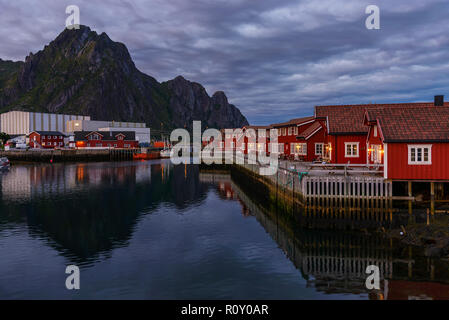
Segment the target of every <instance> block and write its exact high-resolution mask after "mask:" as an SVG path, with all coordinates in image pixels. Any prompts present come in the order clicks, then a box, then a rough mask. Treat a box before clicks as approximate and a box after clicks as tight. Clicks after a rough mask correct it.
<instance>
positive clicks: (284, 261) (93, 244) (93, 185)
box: [0, 161, 449, 299]
mask: <svg viewBox="0 0 449 320" xmlns="http://www.w3.org/2000/svg"><path fill="white" fill-rule="evenodd" d="M237 180H238V179H237ZM237 180H232V179H231V178H230V176H229V175H225V174H211V173H204V172H201V173H200V172H199V169H198V167H197V166H184V165H180V166H173V165H171V163H170V162H169V161H151V162H123V163H89V164H66V165H64V164H53V165H50V164H42V165H20V166H14V167H12V168H11V170H10V172H6V173H4V174H2V175H0V186H1V188H0V255H1V256H2V261H4V263H2V264H0V298H15V297H16V298H24V297H25V298H40V297H42V298H45V297H47V298H60V297H63V298H246V299H248V298H252V299H261V298H271V299H273V298H279V299H280V298H285V299H291V298H294V299H303V298H307V299H313V298H318V299H320V298H329V297H331V298H343V297H345V296H349V297H350V298H360V297H361V298H372V299H399V298H400V299H408V298H411V299H427V298H449V297H448V295H447V292H449V290H448V289H449V286H448V285H447V284H446V282H447V280H448V279H449V268H448V267H449V265H448V263H447V261H443V260H435V259H429V258H426V257H424V256H423V255H422V253H421V251H420V250H419V249H417V248H411V247H404V246H401V245H399V244H397V243H393V242H391V241H389V240H385V239H383V238H382V237H380V236H379V237H377V236H373V235H368V234H367V233H364V232H360V231H357V230H360V229H363V228H367V229H369V228H371V227H374V226H377V227H378V226H380V225H381V226H383V227H385V228H388V227H389V226H390V225H395V224H397V223H398V222H397V221H395V219H393V218H392V216H391V211H388V210H386V211H384V213H385V214H384V215H382V216H381V217H379V216H378V215H376V214H375V213H374V212H370V211H369V208H366V210H362V211H361V210H360V209H358V211H357V210H356V209H351V208H348V207H338V206H332V207H326V206H318V205H317V206H313V207H307V208H299V210H298V208H296V209H297V210H296V211H295V212H294V213H293V212H281V211H280V210H278V208H276V207H274V208H273V207H272V206H270V207H267V205H266V204H267V202H264V200H262V202H260V201H259V200H258V199H260V197H259V195H260V190H257V189H255V188H253V186H249V187H248V185H245V183H241V181H237ZM262 199H264V198H263V197H262ZM367 210H368V211H367ZM376 210H377V209H376ZM399 223H400V222H399ZM279 248H280V249H281V250H280V249H279ZM61 257H62V260H61ZM72 263H74V264H77V265H80V266H81V267H82V270H84V271H83V279H85V280H84V281H85V282H84V287H83V288H85V289H84V291H82V292H80V293H79V296H74V295H73V293H68V292H67V291H66V290H62V289H61V283H64V280H65V278H64V273H63V271H61V270H63V269H64V266H65V265H67V264H72ZM371 264H374V265H377V266H379V267H380V270H381V279H382V281H381V285H382V288H381V290H378V291H373V292H368V291H367V290H366V288H365V279H366V275H365V269H366V266H367V265H371ZM28 265H30V268H27V267H28ZM35 265H39V266H40V267H41V269H39V270H40V273H39V277H36V275H35V274H32V273H30V272H31V271H30V270H29V269H33V270H35V269H34V268H31V266H35ZM58 270H59V271H58ZM56 275H57V276H56ZM44 285H45V286H46V287H45V289H46V290H45V292H46V293H45V294H46V295H42V293H41V291H42V289H43V288H42V286H44Z"/></svg>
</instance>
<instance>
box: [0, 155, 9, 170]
mask: <svg viewBox="0 0 449 320" xmlns="http://www.w3.org/2000/svg"><path fill="white" fill-rule="evenodd" d="M10 166H11V164H10V162H9V160H8V158H6V157H2V158H0V170H8V169H9V167H10Z"/></svg>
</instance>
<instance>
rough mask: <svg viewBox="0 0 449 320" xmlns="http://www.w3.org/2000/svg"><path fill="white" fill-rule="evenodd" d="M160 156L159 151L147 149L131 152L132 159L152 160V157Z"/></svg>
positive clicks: (157, 157)
mask: <svg viewBox="0 0 449 320" xmlns="http://www.w3.org/2000/svg"><path fill="white" fill-rule="evenodd" d="M160 157H161V156H160V153H159V151H147V152H142V153H134V154H133V159H134V160H152V159H159V158H160Z"/></svg>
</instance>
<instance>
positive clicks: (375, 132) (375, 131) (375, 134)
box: [374, 126, 377, 137]
mask: <svg viewBox="0 0 449 320" xmlns="http://www.w3.org/2000/svg"><path fill="white" fill-rule="evenodd" d="M374 136H375V137H377V126H374Z"/></svg>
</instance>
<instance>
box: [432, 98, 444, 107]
mask: <svg viewBox="0 0 449 320" xmlns="http://www.w3.org/2000/svg"><path fill="white" fill-rule="evenodd" d="M434 105H435V107H442V106H444V96H435V102H434Z"/></svg>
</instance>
